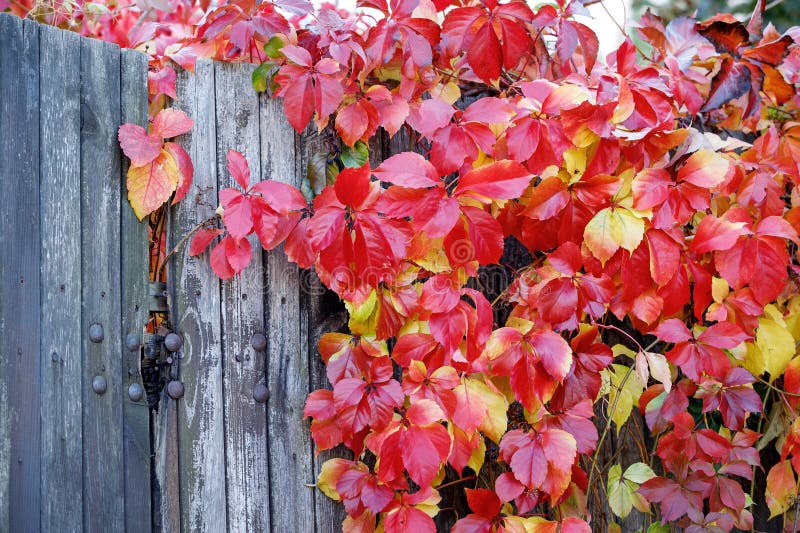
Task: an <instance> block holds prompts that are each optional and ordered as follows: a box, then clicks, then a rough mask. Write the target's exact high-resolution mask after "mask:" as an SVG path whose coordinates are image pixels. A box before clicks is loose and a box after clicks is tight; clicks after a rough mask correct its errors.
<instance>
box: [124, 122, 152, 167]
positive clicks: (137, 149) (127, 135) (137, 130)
mask: <svg viewBox="0 0 800 533" xmlns="http://www.w3.org/2000/svg"><path fill="white" fill-rule="evenodd" d="M119 144H120V146H121V147H122V151H123V152H125V155H126V156H128V158H129V159H130V160H131V165H133V166H135V167H140V166H143V165H146V164H147V163H149V162H151V161H152V160H154V159H155V158H156V157H158V154H159V153H161V145H162V140H161V138H160V137H159V136H158V135H155V134H150V135H148V134H147V131H145V129H144V128H143V127H141V126H138V125H136V124H123V125H122V126H120V127H119Z"/></svg>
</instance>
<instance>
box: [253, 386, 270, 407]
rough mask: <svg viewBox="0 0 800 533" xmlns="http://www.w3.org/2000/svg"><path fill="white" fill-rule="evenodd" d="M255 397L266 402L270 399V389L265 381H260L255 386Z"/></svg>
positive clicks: (261, 401)
mask: <svg viewBox="0 0 800 533" xmlns="http://www.w3.org/2000/svg"><path fill="white" fill-rule="evenodd" d="M253 399H254V400H255V401H257V402H258V403H264V402H266V401H267V400H269V390H267V386H266V385H264V384H263V383H259V384H258V385H256V386H255V387H253Z"/></svg>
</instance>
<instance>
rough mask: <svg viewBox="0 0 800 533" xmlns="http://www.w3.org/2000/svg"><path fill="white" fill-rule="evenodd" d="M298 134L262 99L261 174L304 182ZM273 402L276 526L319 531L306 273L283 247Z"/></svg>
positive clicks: (276, 259)
mask: <svg viewBox="0 0 800 533" xmlns="http://www.w3.org/2000/svg"><path fill="white" fill-rule="evenodd" d="M295 150H296V147H295V135H294V130H292V127H291V126H290V125H289V123H288V122H287V120H286V117H285V116H284V113H283V106H282V105H281V102H280V101H279V100H271V99H269V98H262V100H261V178H262V179H273V180H275V181H281V182H285V183H290V184H292V185H295V186H298V187H299V185H300V180H301V179H302V176H300V175H299V173H298V172H297V170H296V168H295V166H296V163H295ZM265 296H266V302H265V305H266V332H265V333H266V337H267V389H268V390H269V391H270V398H269V403H268V405H267V424H268V426H269V446H268V447H269V465H270V470H269V472H270V488H271V491H270V501H271V507H272V508H271V511H272V523H273V525H274V527H273V529H274V530H276V531H314V513H313V512H306V513H298V512H297V509H309V510H312V509H314V493H313V489H309V488H308V487H307V486H306V484H309V483H311V484H313V483H314V481H315V477H316V476H315V475H314V455H313V447H312V442H311V438H310V433H309V426H308V424H307V423H306V422H304V421H303V406H304V405H305V399H306V396H307V395H308V392H309V391H308V387H309V367H308V365H309V359H308V336H307V335H305V336H304V335H303V332H304V331H305V330H307V324H303V320H302V319H303V315H302V311H303V309H302V307H303V306H302V304H301V301H300V299H301V296H302V295H301V287H300V273H299V270H298V268H297V265H295V264H290V263H289V261H288V260H287V259H286V255H285V254H284V253H283V247H280V248H279V249H276V250H273V251H272V252H270V253H268V254H267V255H266V295H265Z"/></svg>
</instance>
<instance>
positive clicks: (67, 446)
mask: <svg viewBox="0 0 800 533" xmlns="http://www.w3.org/2000/svg"><path fill="white" fill-rule="evenodd" d="M40 37H41V69H42V72H46V73H47V83H43V84H41V98H40V124H41V141H42V143H41V163H40V176H41V220H42V221H43V224H42V237H41V254H42V274H41V279H42V306H41V320H42V345H41V363H40V364H41V372H42V409H41V424H42V452H41V453H42V490H41V495H42V524H41V527H42V530H43V531H60V530H64V531H79V530H81V528H82V524H83V518H82V509H81V506H80V505H77V502H79V501H80V500H81V499H82V497H83V478H82V476H81V465H82V459H83V458H82V452H81V439H80V438H79V435H80V434H81V424H82V421H81V409H82V401H81V400H82V398H81V370H82V366H81V210H80V205H81V161H80V154H81V107H80V59H81V44H80V37H79V36H78V34H76V33H72V32H65V31H62V30H59V29H56V28H53V27H50V26H41V28H40ZM56 125H57V127H54V126H56Z"/></svg>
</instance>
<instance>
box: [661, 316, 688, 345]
mask: <svg viewBox="0 0 800 533" xmlns="http://www.w3.org/2000/svg"><path fill="white" fill-rule="evenodd" d="M653 335H655V336H656V337H658V338H659V339H661V340H665V341H667V342H684V341H688V340H689V339H691V338H692V334H691V332H690V331H689V328H687V327H686V324H684V323H683V322H682V321H680V320H678V319H677V318H670V319H668V320H665V321H664V322H662V323H661V324H659V325H658V327H657V328H656V329H654V330H653Z"/></svg>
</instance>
